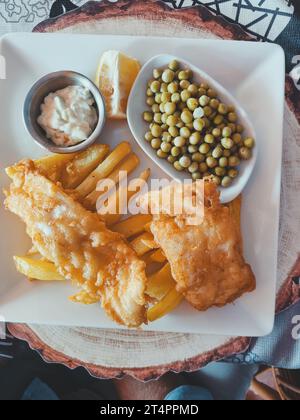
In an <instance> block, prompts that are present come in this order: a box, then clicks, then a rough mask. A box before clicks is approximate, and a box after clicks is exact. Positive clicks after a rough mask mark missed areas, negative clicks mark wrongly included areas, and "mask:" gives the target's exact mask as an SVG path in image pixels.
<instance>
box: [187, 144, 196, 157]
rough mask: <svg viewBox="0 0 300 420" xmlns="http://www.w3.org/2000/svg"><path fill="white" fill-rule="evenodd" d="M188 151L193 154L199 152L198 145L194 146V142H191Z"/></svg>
mask: <svg viewBox="0 0 300 420" xmlns="http://www.w3.org/2000/svg"><path fill="white" fill-rule="evenodd" d="M188 152H189V153H190V154H191V155H193V154H194V153H197V152H198V147H197V146H193V145H192V144H190V145H189V146H188Z"/></svg>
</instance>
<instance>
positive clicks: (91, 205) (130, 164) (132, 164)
mask: <svg viewBox="0 0 300 420" xmlns="http://www.w3.org/2000/svg"><path fill="white" fill-rule="evenodd" d="M139 163H140V159H139V158H138V156H137V155H135V154H134V153H132V154H131V155H129V156H128V158H126V159H125V161H124V162H121V163H120V164H119V165H118V166H117V167H116V169H115V170H114V171H113V172H112V173H111V174H110V175H109V176H108V177H107V178H108V179H111V180H112V181H113V182H114V183H115V185H117V184H118V183H119V182H120V181H122V180H123V179H124V177H125V172H126V173H127V176H128V175H129V174H131V172H133V171H134V170H135V169H136V168H137V167H138V165H139ZM109 191H110V190H107V191H106V193H108V192H109ZM102 194H103V193H102V192H101V191H97V190H95V191H92V192H91V193H90V194H89V195H88V196H87V197H85V198H84V200H83V201H82V204H83V206H84V207H85V208H86V209H88V210H91V211H93V210H95V208H96V204H97V200H98V199H99V197H101V195H102Z"/></svg>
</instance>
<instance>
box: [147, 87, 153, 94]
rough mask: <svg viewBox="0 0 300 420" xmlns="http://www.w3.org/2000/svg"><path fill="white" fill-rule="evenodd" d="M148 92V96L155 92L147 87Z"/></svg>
mask: <svg viewBox="0 0 300 420" xmlns="http://www.w3.org/2000/svg"><path fill="white" fill-rule="evenodd" d="M146 94H147V96H153V92H152V90H151V89H150V88H148V89H147V92H146Z"/></svg>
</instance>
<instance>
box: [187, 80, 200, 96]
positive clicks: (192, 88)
mask: <svg viewBox="0 0 300 420" xmlns="http://www.w3.org/2000/svg"><path fill="white" fill-rule="evenodd" d="M188 91H189V92H190V93H191V94H192V95H193V96H196V95H197V93H198V87H197V86H196V85H195V84H194V83H192V84H190V85H189V87H188Z"/></svg>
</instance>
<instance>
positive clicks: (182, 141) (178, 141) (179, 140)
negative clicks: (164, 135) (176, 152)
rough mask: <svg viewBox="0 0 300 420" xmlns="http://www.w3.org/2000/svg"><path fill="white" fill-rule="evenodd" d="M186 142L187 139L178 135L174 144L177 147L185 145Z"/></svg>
mask: <svg viewBox="0 0 300 420" xmlns="http://www.w3.org/2000/svg"><path fill="white" fill-rule="evenodd" d="M185 144H186V139H185V138H184V137H181V136H178V137H176V138H175V139H174V145H175V146H176V147H183V146H185Z"/></svg>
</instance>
